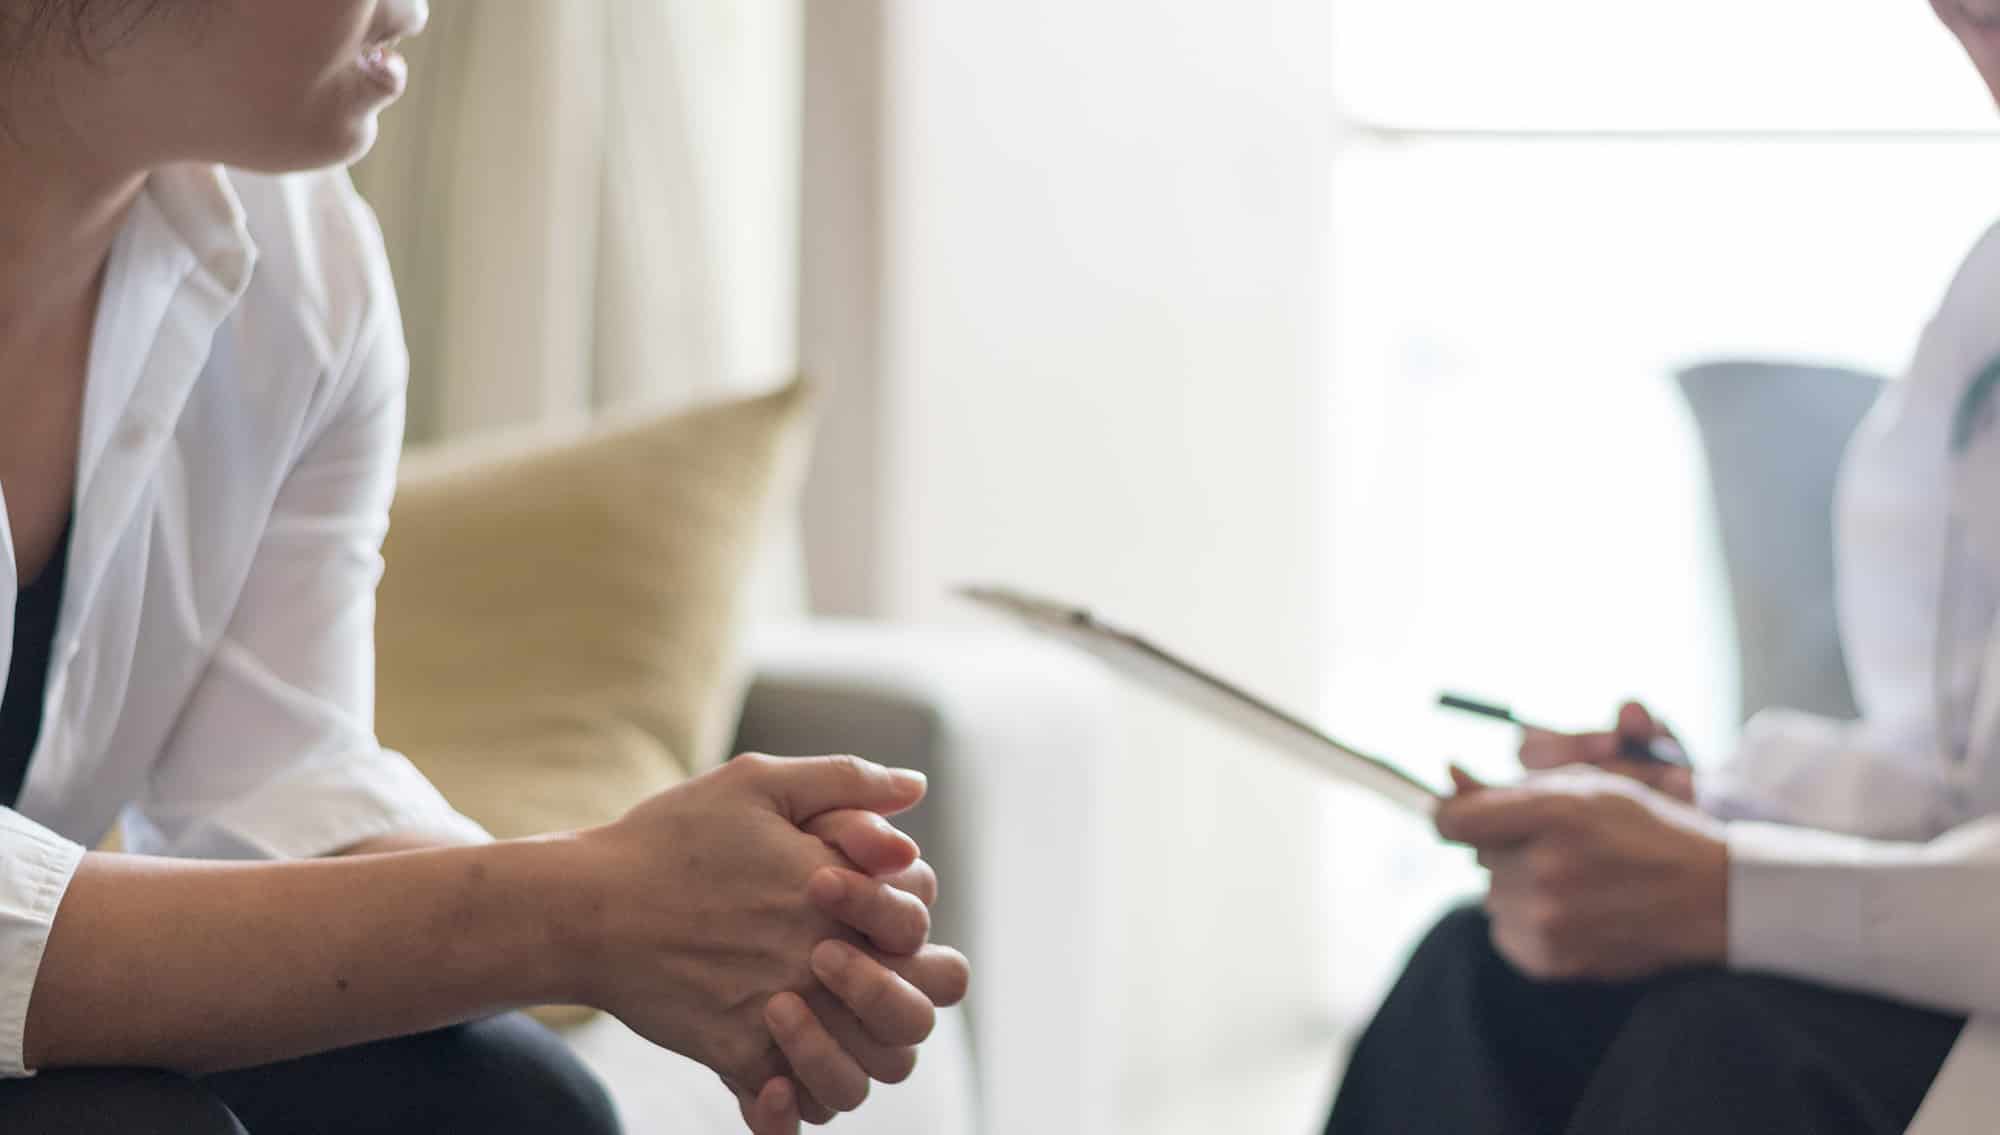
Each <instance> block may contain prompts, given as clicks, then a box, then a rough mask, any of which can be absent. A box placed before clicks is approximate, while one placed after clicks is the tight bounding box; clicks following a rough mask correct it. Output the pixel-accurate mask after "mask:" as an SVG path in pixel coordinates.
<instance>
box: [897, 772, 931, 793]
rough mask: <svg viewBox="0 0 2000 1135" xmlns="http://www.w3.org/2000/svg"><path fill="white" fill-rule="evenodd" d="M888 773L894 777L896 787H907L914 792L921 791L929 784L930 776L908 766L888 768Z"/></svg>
mask: <svg viewBox="0 0 2000 1135" xmlns="http://www.w3.org/2000/svg"><path fill="white" fill-rule="evenodd" d="M889 775H890V776H891V777H892V778H894V780H895V781H896V786H897V787H898V788H904V789H909V790H911V791H915V792H922V791H924V790H926V789H928V788H929V787H930V785H931V778H930V777H927V776H925V775H924V774H923V773H920V772H918V771H917V770H916V769H910V768H899V769H890V770H889Z"/></svg>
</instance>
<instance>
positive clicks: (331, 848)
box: [125, 288, 489, 858]
mask: <svg viewBox="0 0 2000 1135" xmlns="http://www.w3.org/2000/svg"><path fill="white" fill-rule="evenodd" d="M407 370H408V361H407V354H406V352H405V350H404V346H403V340H402V333H401V328H400V325H399V322H398V318H397V316H396V313H395V306H394V300H393V298H392V297H390V296H389V295H388V293H387V290H386V288H385V289H384V294H383V296H382V298H381V301H380V310H379V311H378V312H377V313H376V314H375V316H374V317H373V318H372V319H371V320H370V321H369V323H368V324H367V325H366V327H365V328H364V330H363V331H362V333H361V335H360V336H359V338H358V340H357V344H356V346H355V347H354V349H353V350H352V352H351V353H350V361H349V363H348V364H347V366H346V367H345V368H344V373H343V374H342V375H341V376H340V379H339V381H338V382H337V383H336V385H335V386H334V387H332V392H331V394H330V395H329V396H328V398H327V400H326V402H325V404H324V406H323V408H322V409H321V411H320V412H319V414H318V415H317V420H316V421H313V422H311V423H309V430H308V434H307V441H306V443H305V445H304V446H303V452H302V454H301V456H300V457H299V459H298V460H297V462H296V464H295V465H294V467H293V469H292V470H291V472H290V474H289V475H288V476H287V477H286V479H285V481H284V483H283V484H282V486H281V487H280V489H279V491H278V495H277V498H276V500H275V502H274V504H273V507H272V510H271V516H270V521H269V525H268V527H267V529H266V530H265V532H264V535H263V537H262V539H261V541H260V543H259V545H258V548H257V551H256V554H255V558H254V560H253V562H252V567H251V570H250V574H249V577H248V579H247V581H246V583H245V586H244V589H243V592H242V595H241V596H240V598H239V600H238V603H237V607H236V609H235V611H234V612H233V614H232V616H231V619H230V621H229V624H228V629H227V631H226V633H225V634H224V636H223V637H222V640H221V641H220V642H219V643H218V644H217V645H216V647H215V651H214V654H213V656H212V657H211V659H210V661H209V663H208V665H207V668H206V670H205V672H204V674H203V676H202V677H201V679H200V681H199V682H198V683H197V685H196V687H195V689H194V691H193V694H192V696H191V697H190V699H189V700H188V702H187V704H186V706H185V708H184V709H183V711H182V713H181V716H180V719H179V722H178V724H177V725H176V727H175V729H174V732H173V735H172V737H171V738H170V740H169V742H168V745H167V748H166V751H165V753H164V754H163V756H162V759H161V760H160V761H159V762H158V763H157V764H156V765H155V766H154V771H153V774H152V776H151V779H150V782H149V784H148V786H147V791H146V794H145V796H144V798H143V799H142V800H140V801H139V802H138V804H137V806H136V807H135V808H134V809H132V810H131V811H130V812H128V815H127V821H126V825H125V829H126V833H127V839H128V841H129V843H130V846H131V849H132V850H134V851H139V852H149V853H154V854H163V855H173V856H183V857H197V858H302V857H310V856H318V855H325V854H328V853H331V852H335V851H339V850H341V849H344V848H346V847H350V846H352V845H354V844H356V843H360V842H363V841H365V840H368V839H371V838H374V837H377V836H383V835H388V834H392V833H394V834H398V835H422V836H431V837H436V838H438V839H441V840H445V841H449V842H472V841H480V840H484V839H487V838H489V837H488V836H487V835H486V833H485V832H484V830H483V829H481V828H480V827H479V826H478V825H477V824H475V823H473V822H472V821H471V820H468V819H466V818H465V817H464V816H462V815H460V814H459V813H458V812H456V811H455V810H453V809H452V807H451V806H450V805H449V804H447V803H446V802H445V800H444V798H443V797H442V796H441V795H440V794H439V793H438V792H437V791H436V789H434V788H433V787H432V786H431V785H430V783H429V782H428V781H427V780H426V779H425V778H424V777H423V776H422V774H420V773H419V772H418V771H417V770H416V768H415V767H414V766H412V765H411V764H410V762H409V761H408V760H406V759H405V758H403V757H402V756H401V755H400V754H397V753H394V752H390V751H388V750H385V749H384V748H382V746H381V745H380V744H379V743H378V742H377V740H376V737H375V728H374V705H375V688H374V682H375V647H374V634H375V625H374V624H375V587H376V584H377V582H378V581H379V580H380V578H381V572H382V558H381V546H382V539H383V536H384V535H385V534H386V532H387V528H388V517H389V503H390V499H391V497H392V496H393V494H394V484H395V472H396V462H397V457H398V453H399V451H400V448H401V445H402V435H403V393H404V386H405V378H406V375H407Z"/></svg>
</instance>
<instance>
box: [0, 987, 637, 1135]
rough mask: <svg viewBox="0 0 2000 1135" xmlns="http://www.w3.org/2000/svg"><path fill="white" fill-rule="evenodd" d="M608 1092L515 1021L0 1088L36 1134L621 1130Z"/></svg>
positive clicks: (540, 1032) (2, 1119)
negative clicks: (230, 1063) (219, 1069)
mask: <svg viewBox="0 0 2000 1135" xmlns="http://www.w3.org/2000/svg"><path fill="white" fill-rule="evenodd" d="M618 1130H619V1128H618V1118H617V1115H616V1114H615V1113H614V1112H613V1111H612V1107H611V1100H610V1098H609V1097H608V1096H606V1095H605V1093H604V1088H603V1086H602V1085H600V1084H599V1083H598V1082H597V1080H596V1078H595V1077H593V1076H592V1075H591V1073H590V1071H589V1070H588V1069H586V1068H585V1067H584V1066H583V1064H582V1063H581V1062H580V1061H578V1060H577V1058H576V1057H575V1056H574V1055H573V1054H572V1053H571V1052H570V1051H569V1049H568V1047H567V1046H565V1045H564V1044H563V1043H562V1041H560V1040H558V1039H556V1037H555V1036H554V1035H553V1034H551V1033H550V1032H549V1031H548V1030H546V1029H544V1028H542V1027H541V1026H540V1025H538V1024H536V1023H534V1022H533V1021H531V1020H529V1019H528V1018H526V1017H523V1016H520V1015H518V1014H514V1015H509V1016H505V1017H495V1018H493V1019H491V1020H486V1021H477V1022H474V1023H472V1024H466V1025H458V1026H456V1027H453V1028H449V1029H443V1030H440V1031H438V1032H433V1033H424V1034H421V1035H418V1036H413V1037H403V1038H401V1039H398V1040H386V1041H380V1042H378V1043H375V1044H366V1045H361V1046H360V1047H357V1048H346V1049H341V1050H339V1051H337V1052H328V1053H323V1054H321V1055H318V1056H308V1057H305V1058H303V1059H299V1060H291V1061H286V1062H285V1063H282V1064H272V1065H267V1066H265V1067H262V1068H248V1069H244V1070H242V1071H238V1072H225V1073H222V1074H220V1075H215V1076H205V1077H202V1078H199V1079H191V1078H189V1077H186V1076H180V1075H175V1074H174V1073H171V1072H152V1071H144V1070H135V1069H104V1070H96V1069H79V1070H62V1071H55V1072H45V1073H43V1074H42V1075H40V1076H37V1077H35V1078H33V1079H29V1080H13V1081H6V1082H0V1131H5V1132H10V1133H11V1132H16V1131H18V1132H22V1133H24V1135H25V1133H27V1132H33V1133H34V1135H244V1133H245V1132H246V1131H247V1132H249V1135H360V1133H367V1135H618Z"/></svg>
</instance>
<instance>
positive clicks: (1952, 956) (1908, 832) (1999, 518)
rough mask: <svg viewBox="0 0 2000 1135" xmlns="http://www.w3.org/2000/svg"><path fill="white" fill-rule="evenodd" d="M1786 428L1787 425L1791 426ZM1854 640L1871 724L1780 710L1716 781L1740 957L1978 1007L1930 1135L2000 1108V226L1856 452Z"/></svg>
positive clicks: (1859, 986)
mask: <svg viewBox="0 0 2000 1135" xmlns="http://www.w3.org/2000/svg"><path fill="white" fill-rule="evenodd" d="M1779 440H1781V439H1779ZM1835 534H1836V542H1837V545H1838V547H1837V564H1838V572H1837V585H1838V608H1839V617H1840V632H1841V641H1842V645H1843V647H1844V648H1845V652H1846V656H1847V663H1848V670H1849V672H1850V674H1851V675H1852V677H1853V679H1854V687H1855V698H1856V702H1857V704H1858V705H1859V706H1860V709H1861V713H1862V717H1861V720H1859V721H1857V722H1833V721H1828V720H1825V719H1822V718H1817V717H1811V716H1808V715H1805V714H1799V713H1792V712H1767V713H1764V714H1761V715H1759V716H1758V717H1757V718H1756V719H1754V720H1753V721H1752V722H1751V723H1750V726H1749V728H1748V729H1747V730H1746V731H1745V735H1744V738H1743V742H1742V745H1741V748H1740V750H1739V752H1738V753H1737V754H1736V755H1735V757H1734V758H1733V759H1732V760H1731V761H1729V762H1728V763H1726V764H1725V765H1723V766H1722V767H1721V768H1719V769H1717V770H1715V771H1714V772H1713V773H1709V772H1704V773H1703V774H1702V776H1701V777H1700V778H1698V780H1699V781H1700V782H1701V783H1700V788H1701V792H1702V797H1703V800H1702V803H1703V806H1704V807H1705V808H1707V809H1708V810H1709V811H1712V812H1714V813H1716V814H1718V815H1721V816H1724V817H1726V818H1729V819H1731V820H1732V823H1731V824H1730V833H1729V844H1730V860H1731V875H1730V892H1729V934H1730V943H1729V949H1730V963H1731V964H1732V965H1733V966H1735V967H1737V968H1739V969H1746V970H1756V971H1762V972H1771V973H1779V974H1786V975H1789V976H1792V977H1797V978H1802V979H1805V980H1810V981H1815V982H1820V983H1823V984H1828V985H1833V986H1837V987H1841V988H1846V989H1854V990H1860V991H1863V992H1868V993H1874V994H1879V995H1883V996H1887V997H1891V998H1895V999H1898V1000H1902V1001H1907V1002H1912V1003H1915V1004H1919V1005H1925V1006H1930V1007H1934V1008H1939V1009H1944V1010H1948V1011H1951V1012H1954V1013H1963V1014H1970V1015H1972V1016H1973V1018H1974V1019H1973V1021H1972V1024H1971V1025H1970V1026H1969V1027H1968V1028H1967V1030H1966V1032H1965V1034H1964V1035H1963V1037H1962V1038H1961V1039H1960V1041H1959V1044H1958V1047H1957V1048H1956V1049H1955V1050H1954V1052H1953V1055H1952V1057H1951V1059H1950V1060H1949V1061H1948V1062H1947V1064H1946V1066H1945V1069H1944V1072H1943V1073H1942V1074H1941V1076H1940V1078H1939V1080H1938V1082H1937V1083H1936V1084H1935V1085H1934V1086H1933V1089H1932V1092H1931V1094H1930V1097H1929V1098H1928V1099H1927V1100H1926V1102H1925V1105H1924V1109H1923V1111H1922V1112H1920V1113H1919V1115H1918V1120H1917V1123H1916V1125H1915V1126H1914V1127H1912V1129H1911V1130H1912V1131H1913V1132H1951V1131H1972V1130H1982V1131H1983V1130H1990V1129H1992V1126H1993V1118H1992V1117H1993V1116H1994V1115H1996V1114H2000V620H1996V609H2000V227H1996V228H1995V229H1994V230H1992V231H1990V232H1988V233H1987V235H1986V236H1985V238H1984V239H1983V240H1981V241H1980V243H1979V245H1978V246H1977V247H1976V248H1974V249H1973V251H1972V253H1971V255H1970V256H1969V257H1968V258H1967V259H1966V262H1965V265H1964V267H1963V268H1961V269H1960V271H1959V274H1958V276H1957V278H1956V279H1955V280H1954V281H1953V282H1952V285H1951V288H1950V290H1949V291H1948V292H1947V294H1946V296H1945V299H1944V303H1943V306H1942V307H1941V308H1940V309H1939V311H1938V314H1937V316H1936V317H1935V318H1934V319H1933V320H1932V321H1931V323H1930V325H1929V326H1928V327H1927V328H1926V329H1925V331H1924V334H1923V336H1922V338H1921V340H1920V341H1919V343H1918V347H1917V351H1916V354H1915V356H1914V358H1913V359H1912V361H1911V364H1910V368H1909V371H1908V374H1907V375H1906V376H1905V378H1904V380H1903V381H1902V382H1900V383H1898V384H1896V385H1895V386H1893V387H1892V388H1890V390H1889V392H1888V393H1887V394H1885V395H1884V397H1883V399H1882V401H1881V402H1880V404H1879V405H1877V406H1876V407H1875V410H1874V412H1873V413H1872V414H1871V415H1870V416H1869V418H1868V420H1867V421H1866V422H1865V423H1864V424H1863V425H1862V427H1861V429H1860V431H1859V433H1858V434H1857V435H1856V437H1855V439H1854V441H1853V442H1852V443H1851V444H1850V446H1849V448H1848V454H1847V461H1846V466H1845V469H1844V470H1843V472H1842V477H1841V484H1840V490H1839V499H1838V502H1837V506H1836V517H1835Z"/></svg>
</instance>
